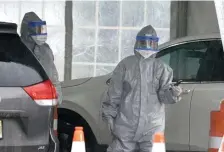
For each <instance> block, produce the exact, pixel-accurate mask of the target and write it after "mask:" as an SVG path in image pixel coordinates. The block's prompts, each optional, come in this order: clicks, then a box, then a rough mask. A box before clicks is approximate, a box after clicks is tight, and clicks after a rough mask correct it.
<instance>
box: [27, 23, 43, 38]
mask: <svg viewBox="0 0 224 152" xmlns="http://www.w3.org/2000/svg"><path fill="white" fill-rule="evenodd" d="M28 26H29V28H30V29H31V30H30V36H37V35H47V25H46V21H32V22H29V24H28Z"/></svg>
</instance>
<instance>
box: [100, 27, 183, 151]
mask: <svg viewBox="0 0 224 152" xmlns="http://www.w3.org/2000/svg"><path fill="white" fill-rule="evenodd" d="M157 47H158V37H157V35H156V31H155V30H154V28H153V27H152V26H150V25H149V26H146V27H144V28H143V29H142V30H141V31H140V32H139V33H138V35H137V37H136V44H135V50H134V53H135V55H133V56H129V57H127V58H125V59H123V60H122V61H121V62H120V63H119V64H118V65H117V67H116V68H115V70H114V72H113V75H112V78H111V81H110V85H109V88H108V90H107V91H106V92H105V94H104V95H103V96H102V100H103V101H102V117H103V120H105V121H106V122H107V123H108V126H109V129H110V130H111V133H112V135H113V141H112V143H111V144H110V146H109V147H108V149H107V152H134V151H135V150H139V151H140V152H151V148H152V137H153V135H154V133H156V132H164V129H165V109H164V104H173V103H176V102H178V101H180V95H181V92H182V90H181V88H180V87H179V86H174V85H172V79H173V71H172V69H171V68H170V67H169V66H168V65H166V64H164V63H163V62H162V61H160V60H159V59H156V58H155V55H153V54H154V53H156V52H158V51H157ZM147 52H148V53H147Z"/></svg>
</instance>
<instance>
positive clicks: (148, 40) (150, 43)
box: [135, 36, 159, 58]
mask: <svg viewBox="0 0 224 152" xmlns="http://www.w3.org/2000/svg"><path fill="white" fill-rule="evenodd" d="M158 41H159V38H158V37H157V36H137V37H136V45H135V50H136V51H137V52H139V54H141V56H142V57H144V58H148V57H150V56H151V55H153V54H155V53H157V52H158V51H159V50H158Z"/></svg>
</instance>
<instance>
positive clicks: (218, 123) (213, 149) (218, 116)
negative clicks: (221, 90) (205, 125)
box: [208, 101, 224, 152]
mask: <svg viewBox="0 0 224 152" xmlns="http://www.w3.org/2000/svg"><path fill="white" fill-rule="evenodd" d="M223 118H224V101H222V102H221V104H220V110H218V111H211V113H210V131H209V136H210V137H209V146H208V152H219V149H220V145H222V141H223V134H224V129H223V128H224V121H223Z"/></svg>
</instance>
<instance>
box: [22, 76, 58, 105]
mask: <svg viewBox="0 0 224 152" xmlns="http://www.w3.org/2000/svg"><path fill="white" fill-rule="evenodd" d="M23 89H24V90H25V91H26V93H27V94H28V95H29V96H30V97H31V98H32V99H33V100H34V101H35V102H36V103H37V104H38V105H40V106H55V105H57V93H56V89H55V87H54V85H53V84H52V83H51V81H50V80H46V81H44V82H42V83H39V84H35V85H32V86H28V87H24V88H23Z"/></svg>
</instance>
